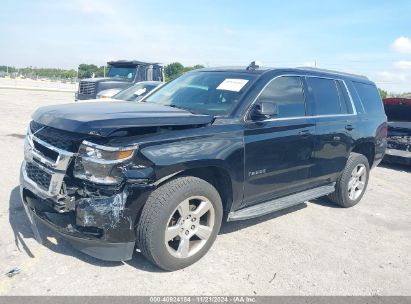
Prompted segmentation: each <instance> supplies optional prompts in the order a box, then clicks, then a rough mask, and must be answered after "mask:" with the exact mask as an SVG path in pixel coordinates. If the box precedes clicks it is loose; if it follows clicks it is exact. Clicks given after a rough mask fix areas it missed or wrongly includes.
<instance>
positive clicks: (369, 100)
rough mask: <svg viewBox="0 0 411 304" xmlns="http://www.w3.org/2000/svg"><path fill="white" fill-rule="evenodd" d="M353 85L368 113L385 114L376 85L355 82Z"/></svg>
mask: <svg viewBox="0 0 411 304" xmlns="http://www.w3.org/2000/svg"><path fill="white" fill-rule="evenodd" d="M353 84H354V86H355V89H356V90H357V92H358V94H359V95H360V98H361V102H362V104H363V106H364V110H365V112H366V113H368V114H384V107H383V105H382V101H381V96H380V94H379V93H378V90H377V88H376V86H375V85H371V84H367V83H362V82H355V81H353Z"/></svg>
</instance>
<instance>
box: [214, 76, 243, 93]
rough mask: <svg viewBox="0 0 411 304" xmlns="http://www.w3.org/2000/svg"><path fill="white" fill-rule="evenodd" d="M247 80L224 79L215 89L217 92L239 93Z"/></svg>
mask: <svg viewBox="0 0 411 304" xmlns="http://www.w3.org/2000/svg"><path fill="white" fill-rule="evenodd" d="M247 82H248V80H246V79H232V78H227V79H224V81H223V82H222V83H220V85H219V86H218V87H217V90H226V91H233V92H240V90H241V89H242V88H243V87H244V86H245V85H246V83H247Z"/></svg>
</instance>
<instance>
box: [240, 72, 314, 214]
mask: <svg viewBox="0 0 411 304" xmlns="http://www.w3.org/2000/svg"><path fill="white" fill-rule="evenodd" d="M261 102H273V103H275V106H276V108H277V112H278V113H277V114H276V115H275V116H274V117H258V115H252V114H251V115H249V116H250V117H249V120H248V122H247V124H246V127H245V131H244V137H245V185H244V200H243V204H242V206H241V207H245V206H250V205H254V204H258V203H261V202H264V201H267V200H270V199H274V198H277V197H280V196H285V195H288V194H291V193H295V192H298V191H301V190H304V189H307V188H308V187H309V184H310V176H311V175H310V174H311V173H310V171H311V167H312V166H313V150H314V132H315V118H314V117H307V116H306V103H305V95H304V86H303V81H302V79H301V78H300V77H297V76H281V77H278V78H275V79H273V80H272V81H271V82H270V83H269V84H268V85H267V86H266V88H265V89H264V90H263V92H262V93H261V94H260V96H259V97H258V99H257V101H256V103H255V105H254V108H258V107H259V104H260V103H261ZM251 111H253V109H251Z"/></svg>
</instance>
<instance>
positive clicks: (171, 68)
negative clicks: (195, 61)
mask: <svg viewBox="0 0 411 304" xmlns="http://www.w3.org/2000/svg"><path fill="white" fill-rule="evenodd" d="M183 73H184V66H183V65H182V64H181V63H180V62H173V63H170V64H169V65H167V66H166V67H165V68H164V74H165V77H166V81H170V80H173V79H175V78H177V77H178V76H180V75H181V74H183Z"/></svg>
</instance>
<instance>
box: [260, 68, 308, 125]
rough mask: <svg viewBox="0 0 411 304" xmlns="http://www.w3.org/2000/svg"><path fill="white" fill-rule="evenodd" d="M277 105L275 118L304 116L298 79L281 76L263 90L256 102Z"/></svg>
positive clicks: (300, 86) (300, 83) (302, 94)
mask: <svg viewBox="0 0 411 304" xmlns="http://www.w3.org/2000/svg"><path fill="white" fill-rule="evenodd" d="M260 102H273V103H276V104H277V109H278V116H277V117H280V118H281V117H298V116H305V98H304V89H303V84H302V81H301V78H300V77H296V76H283V77H279V78H277V79H274V80H273V81H271V82H270V84H269V85H268V86H267V87H266V88H265V89H264V90H263V92H262V93H261V94H260V96H259V97H258V100H257V104H258V103H260Z"/></svg>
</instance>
